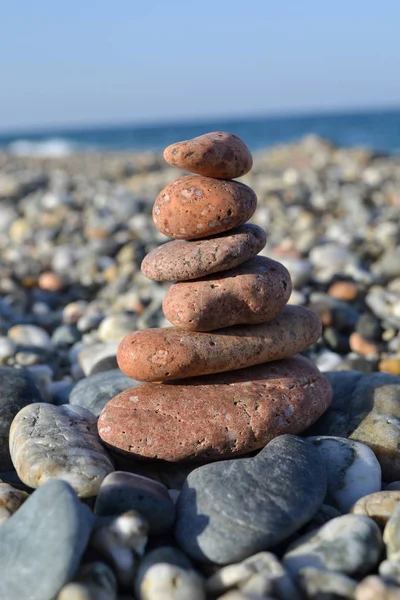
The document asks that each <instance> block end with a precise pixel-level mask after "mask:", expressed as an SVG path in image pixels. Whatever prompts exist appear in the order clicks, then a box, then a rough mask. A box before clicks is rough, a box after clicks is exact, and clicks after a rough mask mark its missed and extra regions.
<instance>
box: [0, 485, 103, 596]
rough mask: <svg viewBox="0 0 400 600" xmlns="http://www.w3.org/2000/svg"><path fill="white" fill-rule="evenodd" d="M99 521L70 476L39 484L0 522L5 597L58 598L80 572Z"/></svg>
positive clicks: (1, 578) (0, 582)
mask: <svg viewBox="0 0 400 600" xmlns="http://www.w3.org/2000/svg"><path fill="white" fill-rule="evenodd" d="M93 523H94V518H93V515H92V513H91V511H90V510H89V508H88V507H87V506H84V505H83V504H82V503H81V502H80V501H79V499H78V498H77V496H76V494H75V492H74V491H73V490H72V488H71V487H70V486H69V485H68V484H67V483H65V482H64V481H59V480H58V481H50V482H48V483H46V484H45V485H44V486H43V487H41V488H40V489H38V490H36V491H35V492H34V493H33V494H32V495H31V496H30V497H29V498H28V500H26V502H24V504H23V505H22V506H21V508H19V509H18V511H17V512H16V513H15V515H13V516H12V517H11V518H10V519H9V520H8V521H7V522H6V523H3V524H2V526H1V527H0V598H4V600H6V599H7V600H21V598H28V597H29V600H53V599H54V598H55V597H56V596H57V594H58V592H59V591H60V589H61V588H62V587H63V586H64V585H65V584H66V583H67V582H68V581H70V580H71V579H72V578H73V577H74V575H75V572H76V570H77V568H78V566H79V563H80V560H81V557H82V554H83V552H84V551H85V549H86V546H87V543H88V541H89V537H90V534H91V531H92V527H93Z"/></svg>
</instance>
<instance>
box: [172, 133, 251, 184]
mask: <svg viewBox="0 0 400 600" xmlns="http://www.w3.org/2000/svg"><path fill="white" fill-rule="evenodd" d="M164 158H165V160H166V161H167V163H169V164H170V165H172V166H173V167H177V168H178V169H182V170H184V171H189V172H190V173H197V174H198V175H205V176H207V177H216V178H220V179H235V178H236V177H241V176H242V175H245V174H246V173H247V172H248V171H250V169H251V167H252V166H253V159H252V156H251V153H250V150H249V149H248V148H247V146H246V144H245V143H244V142H243V141H242V140H241V139H240V138H239V137H238V136H237V135H234V134H233V133H225V132H223V131H213V132H212V133H205V134H204V135H200V136H199V137H195V138H193V139H191V140H186V141H184V142H177V143H175V144H171V145H170V146H168V147H167V148H166V149H165V150H164Z"/></svg>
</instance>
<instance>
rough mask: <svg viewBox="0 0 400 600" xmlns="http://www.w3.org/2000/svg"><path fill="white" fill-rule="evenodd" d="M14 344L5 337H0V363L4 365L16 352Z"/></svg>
mask: <svg viewBox="0 0 400 600" xmlns="http://www.w3.org/2000/svg"><path fill="white" fill-rule="evenodd" d="M16 349H17V346H16V344H15V343H14V342H13V341H12V340H10V339H9V338H7V337H4V336H2V337H0V364H2V365H4V364H5V363H6V362H7V360H8V359H9V358H12V357H13V356H14V354H15V352H16Z"/></svg>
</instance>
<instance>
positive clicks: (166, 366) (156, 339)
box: [70, 306, 321, 408]
mask: <svg viewBox="0 0 400 600" xmlns="http://www.w3.org/2000/svg"><path fill="white" fill-rule="evenodd" d="M320 335H321V322H320V320H319V318H318V316H317V315H316V314H315V313H314V312H312V311H310V310H307V309H306V308H303V307H301V306H285V307H284V308H283V309H282V310H281V311H280V312H279V313H278V314H277V315H276V316H275V317H274V318H273V319H271V320H270V321H268V322H267V323H260V324H258V325H235V326H234V327H227V328H225V329H221V330H216V331H213V332H212V333H207V332H194V331H190V332H188V331H185V330H183V329H176V328H175V327H164V328H159V329H144V330H140V331H134V332H132V333H131V334H129V335H127V336H126V337H125V338H124V339H123V340H122V341H121V343H120V345H119V348H118V352H117V359H118V364H119V367H120V369H121V371H123V373H125V375H127V376H128V377H132V378H133V379H137V380H140V381H168V380H171V379H180V378H183V377H194V376H197V375H209V374H211V373H221V372H224V371H232V370H234V369H241V368H244V367H249V366H253V365H257V364H262V363H264V362H269V361H274V360H280V359H282V358H289V357H290V356H293V355H294V354H297V353H298V352H301V351H302V350H304V349H306V348H307V347H308V346H310V345H311V344H313V343H314V342H316V341H317V340H318V338H319V337H320ZM109 373H111V371H110V372H109ZM104 375H107V374H104ZM96 377H98V376H96ZM89 379H90V378H89ZM93 384H94V380H93ZM88 387H89V386H86V385H85V380H83V382H80V383H78V384H77V386H76V388H75V389H77V388H81V389H82V391H84V394H81V393H80V394H79V396H80V397H82V400H81V401H80V402H78V400H75V395H76V397H77V396H78V394H77V392H76V393H75V394H74V392H75V390H73V392H72V394H71V399H70V402H71V403H74V404H75V403H76V404H80V403H82V402H85V404H82V406H86V407H87V408H90V407H89V406H88V405H87V404H86V400H85V398H86V397H87V398H91V397H92V396H93V397H95V398H96V399H97V397H98V395H97V393H96V386H95V385H93V390H92V391H91V389H90V388H89V389H87V388H88ZM127 387H128V386H127ZM106 389H107V391H108V390H109V391H111V387H110V386H107V388H106ZM121 391H122V390H121ZM79 392H80V389H79ZM116 393H117V392H116ZM116 393H115V394H114V395H116ZM102 397H103V396H102ZM111 397H112V396H109V399H110V398H111ZM96 402H97V400H96ZM99 404H100V403H99ZM103 405H104V403H103Z"/></svg>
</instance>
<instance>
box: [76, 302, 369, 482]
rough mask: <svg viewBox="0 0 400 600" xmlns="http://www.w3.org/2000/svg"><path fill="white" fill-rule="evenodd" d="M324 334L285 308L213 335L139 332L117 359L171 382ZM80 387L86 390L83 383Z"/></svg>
mask: <svg viewBox="0 0 400 600" xmlns="http://www.w3.org/2000/svg"><path fill="white" fill-rule="evenodd" d="M320 335H321V322H320V320H319V318H318V316H317V315H316V314H315V313H314V312H312V311H310V310H307V309H306V308H303V307H300V306H285V307H284V308H283V309H282V310H281V311H280V312H279V313H278V314H277V315H276V316H275V317H274V318H273V319H271V320H270V321H268V322H267V323H260V324H258V325H236V326H234V327H230V328H225V329H221V330H216V331H213V332H212V333H207V332H193V331H190V332H188V331H185V330H182V329H176V328H175V327H165V328H160V329H145V330H141V331H134V332H133V333H131V334H129V335H127V336H126V337H125V338H124V339H123V340H122V341H121V343H120V345H119V348H118V352H117V360H118V365H119V367H120V369H121V371H122V372H123V373H125V375H127V376H128V377H132V378H133V379H137V380H140V381H168V380H171V379H180V378H183V377H194V376H197V375H209V374H211V373H221V372H223V371H232V370H233V369H242V368H244V367H249V366H252V365H257V364H261V363H264V362H269V361H274V360H280V359H283V358H289V357H290V356H293V354H297V353H298V352H301V351H302V350H305V349H306V348H308V346H310V345H311V344H313V343H314V342H316V341H317V340H318V338H319V337H320ZM84 381H85V380H84ZM78 386H81V387H85V386H83V383H82V382H80V383H78V384H77V386H76V387H78ZM72 394H73V393H72ZM114 395H116V394H114ZM110 397H111V396H110ZM73 403H75V404H81V403H82V402H73ZM87 408H89V406H87ZM367 450H368V452H371V453H372V451H371V450H369V448H367ZM378 467H379V463H378ZM379 470H380V467H379ZM369 491H371V490H369ZM373 491H375V490H373Z"/></svg>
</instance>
